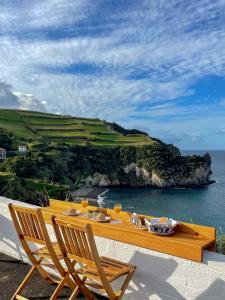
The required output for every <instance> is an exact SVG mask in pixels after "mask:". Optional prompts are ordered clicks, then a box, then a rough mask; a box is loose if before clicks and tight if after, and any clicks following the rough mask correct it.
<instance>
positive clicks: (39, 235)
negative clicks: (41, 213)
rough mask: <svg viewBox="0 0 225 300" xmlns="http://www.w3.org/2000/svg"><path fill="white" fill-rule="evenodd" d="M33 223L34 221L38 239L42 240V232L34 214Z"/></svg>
mask: <svg viewBox="0 0 225 300" xmlns="http://www.w3.org/2000/svg"><path fill="white" fill-rule="evenodd" d="M34 223H35V225H36V228H37V232H38V237H39V239H40V240H44V237H43V233H42V230H41V227H40V224H39V221H38V219H37V217H36V216H35V217H34Z"/></svg>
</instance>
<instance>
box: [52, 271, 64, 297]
mask: <svg viewBox="0 0 225 300" xmlns="http://www.w3.org/2000/svg"><path fill="white" fill-rule="evenodd" d="M67 277H68V274H66V275H65V277H63V278H62V280H61V281H60V283H59V284H58V286H57V288H56V289H55V290H54V293H53V294H52V295H51V298H50V299H49V300H55V299H57V297H58V295H59V294H60V293H61V291H62V289H63V287H64V285H65V283H66V281H67V280H68V278H67Z"/></svg>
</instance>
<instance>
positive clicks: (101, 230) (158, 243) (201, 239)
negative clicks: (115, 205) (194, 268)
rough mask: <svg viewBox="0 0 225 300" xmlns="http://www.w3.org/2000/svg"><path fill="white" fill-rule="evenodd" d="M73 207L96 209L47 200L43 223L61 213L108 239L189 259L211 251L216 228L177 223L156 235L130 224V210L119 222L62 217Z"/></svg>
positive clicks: (195, 259)
mask: <svg viewBox="0 0 225 300" xmlns="http://www.w3.org/2000/svg"><path fill="white" fill-rule="evenodd" d="M71 208H75V209H77V210H80V211H82V212H84V211H87V210H88V209H93V210H96V207H93V206H88V208H86V209H83V208H82V206H81V205H80V204H77V203H73V202H65V201H59V200H53V199H51V200H50V202H49V206H47V207H44V208H42V212H43V215H44V219H45V222H46V223H51V218H52V215H56V216H61V217H63V219H64V220H68V222H74V223H82V224H85V223H90V224H91V225H92V229H93V233H94V234H95V235H96V236H101V237H104V238H108V239H111V240H116V241H120V242H123V243H127V244H131V245H136V246H139V247H142V248H147V249H151V250H155V251H159V252H163V253H167V254H171V255H174V256H179V257H182V258H186V259H189V260H193V261H197V262H202V256H203V250H204V249H207V250H211V251H214V250H215V241H216V229H215V228H214V227H206V226H201V225H195V224H189V223H181V224H180V225H178V226H177V227H176V232H175V233H174V234H173V235H172V236H169V237H165V236H158V235H155V234H153V233H150V232H148V231H141V230H138V229H136V228H135V227H134V225H132V224H130V222H129V219H130V215H131V213H128V212H123V211H122V212H120V214H119V217H120V219H121V220H123V224H111V223H98V222H95V221H92V220H90V219H88V218H87V217H85V216H84V215H83V216H82V215H81V216H76V217H71V216H66V215H64V214H63V212H64V211H66V210H68V209H71ZM104 212H106V213H107V214H109V215H111V217H112V218H115V219H116V216H115V213H114V211H113V210H111V209H104Z"/></svg>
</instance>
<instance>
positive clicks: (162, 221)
mask: <svg viewBox="0 0 225 300" xmlns="http://www.w3.org/2000/svg"><path fill="white" fill-rule="evenodd" d="M160 223H162V224H165V223H168V218H165V217H162V218H160Z"/></svg>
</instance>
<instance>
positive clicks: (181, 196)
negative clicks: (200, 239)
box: [103, 150, 225, 232]
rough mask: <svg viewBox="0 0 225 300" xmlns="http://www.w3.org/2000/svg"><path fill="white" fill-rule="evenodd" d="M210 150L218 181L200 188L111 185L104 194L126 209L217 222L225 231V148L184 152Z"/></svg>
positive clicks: (108, 200) (108, 203)
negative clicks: (123, 186) (117, 186)
mask: <svg viewBox="0 0 225 300" xmlns="http://www.w3.org/2000/svg"><path fill="white" fill-rule="evenodd" d="M206 152H209V153H210V155H211V158H212V171H213V174H212V176H211V179H214V180H215V181H216V183H214V184H211V185H209V186H207V187H204V188H198V189H152V188H110V189H109V190H108V192H107V193H105V194H104V195H103V201H104V202H105V204H106V206H108V207H113V205H114V203H115V202H120V203H121V204H122V207H123V210H125V211H131V212H136V213H140V214H146V215H152V216H160V217H161V216H167V217H172V218H174V219H176V220H179V221H184V222H193V223H195V224H202V225H207V226H214V227H216V228H217V229H221V230H222V231H223V232H224V231H225V150H224V151H220V150H217V151H207V150H205V151H199V150H198V151H182V153H183V154H184V155H187V154H199V155H202V154H204V153H206Z"/></svg>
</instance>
